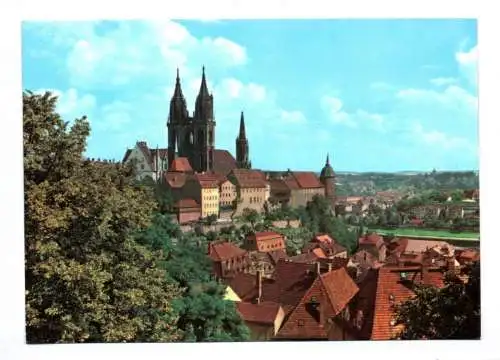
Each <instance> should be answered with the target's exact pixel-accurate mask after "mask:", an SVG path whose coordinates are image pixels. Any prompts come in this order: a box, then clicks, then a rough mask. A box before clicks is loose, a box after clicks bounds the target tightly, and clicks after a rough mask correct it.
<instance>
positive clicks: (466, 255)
mask: <svg viewBox="0 0 500 360" xmlns="http://www.w3.org/2000/svg"><path fill="white" fill-rule="evenodd" d="M455 254H456V259H457V261H458V262H459V263H460V264H461V265H466V264H472V263H474V262H476V261H479V260H480V255H479V250H478V249H463V250H460V251H456V252H455Z"/></svg>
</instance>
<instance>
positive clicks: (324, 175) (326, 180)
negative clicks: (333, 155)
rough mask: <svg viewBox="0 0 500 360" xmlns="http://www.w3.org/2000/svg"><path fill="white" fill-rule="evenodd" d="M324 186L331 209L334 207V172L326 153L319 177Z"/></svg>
mask: <svg viewBox="0 0 500 360" xmlns="http://www.w3.org/2000/svg"><path fill="white" fill-rule="evenodd" d="M319 179H320V181H321V183H322V184H323V186H324V187H325V197H326V198H327V199H328V200H329V202H330V205H331V207H332V210H334V209H335V172H334V171H333V168H332V166H331V165H330V156H329V155H328V154H327V155H326V163H325V166H324V167H323V169H322V170H321V174H320V177H319Z"/></svg>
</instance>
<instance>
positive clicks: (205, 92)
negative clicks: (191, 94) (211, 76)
mask: <svg viewBox="0 0 500 360" xmlns="http://www.w3.org/2000/svg"><path fill="white" fill-rule="evenodd" d="M209 95H210V94H209V92H208V86H207V79H206V77H205V66H203V68H202V76H201V86H200V92H199V94H198V96H202V97H204V96H209ZM172 98H173V99H174V98H181V99H184V95H183V93H182V87H181V78H180V76H179V68H177V77H176V78H175V90H174V95H173V96H172Z"/></svg>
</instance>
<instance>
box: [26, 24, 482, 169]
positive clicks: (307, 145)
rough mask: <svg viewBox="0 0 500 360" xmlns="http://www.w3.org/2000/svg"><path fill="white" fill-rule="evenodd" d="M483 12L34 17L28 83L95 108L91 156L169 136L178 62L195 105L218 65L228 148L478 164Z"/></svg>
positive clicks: (70, 107)
mask: <svg viewBox="0 0 500 360" xmlns="http://www.w3.org/2000/svg"><path fill="white" fill-rule="evenodd" d="M476 26H477V24H476V21H475V20H429V19H426V20H347V19H345V20H275V21H271V20H242V21H235V20H231V21H229V20H228V21H194V20H191V21H150V22H147V21H142V22H139V21H119V22H118V21H109V22H107V21H101V22H43V23H41V22H39V23H34V22H25V23H23V26H22V32H23V44H22V48H23V54H22V57H23V87H24V88H25V89H31V90H35V91H43V90H45V89H50V90H52V91H54V92H56V93H57V94H58V95H59V96H60V102H59V111H60V113H61V114H62V115H63V117H64V118H65V119H66V120H68V121H71V120H73V119H74V118H76V117H80V116H82V115H87V116H88V118H89V120H90V121H91V126H92V135H91V137H90V138H89V141H88V149H87V155H88V156H90V157H96V158H97V157H100V158H108V159H121V158H122V157H123V155H124V152H125V150H126V149H127V147H132V146H133V145H134V144H135V142H136V141H138V140H145V141H147V143H148V145H149V146H150V147H156V146H159V147H166V145H167V133H166V117H167V114H168V108H169V99H170V97H171V95H172V92H173V86H174V81H175V74H176V68H177V67H179V68H180V74H181V79H182V87H183V91H184V94H185V96H186V98H187V102H188V107H189V110H190V112H192V111H193V106H194V100H195V97H196V94H197V91H198V89H199V83H200V77H201V67H202V65H205V67H206V73H207V78H208V83H209V89H210V90H211V91H213V94H214V101H215V118H216V121H217V127H216V146H217V147H218V148H224V149H228V150H230V151H231V153H233V155H234V154H235V137H236V136H237V133H238V126H239V116H240V112H241V111H244V112H245V122H246V126H247V136H248V138H249V143H250V158H251V161H252V165H253V166H254V167H256V168H262V169H287V168H292V169H298V170H316V171H319V170H320V169H321V167H322V166H323V164H324V161H325V157H326V154H327V153H330V159H331V161H332V165H333V166H334V168H335V169H336V170H338V171H403V170H422V171H429V170H431V169H433V168H436V169H438V170H462V169H477V168H478V119H477V107H478V98H477V70H476V69H477V47H476V44H477V33H476V31H477V30H476Z"/></svg>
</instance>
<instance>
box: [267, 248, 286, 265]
mask: <svg viewBox="0 0 500 360" xmlns="http://www.w3.org/2000/svg"><path fill="white" fill-rule="evenodd" d="M267 255H268V256H269V258H270V259H271V262H272V263H273V264H274V265H276V264H277V263H278V261H280V260H284V259H287V258H288V255H287V254H286V252H285V250H283V249H278V250H272V251H269V252H268V253H267Z"/></svg>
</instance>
